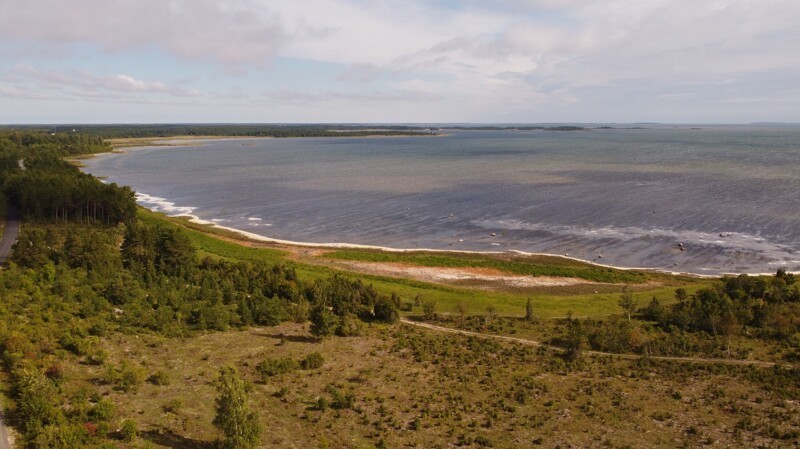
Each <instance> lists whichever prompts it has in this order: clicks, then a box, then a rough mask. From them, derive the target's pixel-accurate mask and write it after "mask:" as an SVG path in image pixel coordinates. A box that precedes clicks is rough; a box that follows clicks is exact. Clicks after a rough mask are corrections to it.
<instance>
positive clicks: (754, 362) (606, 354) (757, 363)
mask: <svg viewBox="0 0 800 449" xmlns="http://www.w3.org/2000/svg"><path fill="white" fill-rule="evenodd" d="M400 322H401V323H403V324H406V325H409V326H416V327H421V328H425V329H430V330H434V331H438V332H446V333H450V334H460V335H468V336H473V337H479V338H489V339H494V340H503V341H510V342H513V343H518V344H523V345H527V346H534V347H537V348H547V349H549V350H551V351H555V352H563V351H564V349H563V348H560V347H558V346H553V345H548V344H545V343H542V342H540V341H535V340H528V339H525V338H519V337H509V336H506V335H493V334H484V333H480V332H473V331H468V330H462V329H453V328H452V327H444V326H437V325H435V324H429V323H419V322H416V321H411V320H407V319H405V318H403V319H401V320H400ZM583 353H584V354H586V355H590V356H595V357H615V358H618V359H623V360H639V359H650V360H662V361H668V362H678V363H709V364H722V365H739V366H741V365H750V366H760V367H766V368H770V367H773V366H781V367H785V368H791V365H787V364H783V363H775V362H764V361H761V360H736V359H712V358H705V357H668V356H643V355H636V354H614V353H611V352H602V351H584V352H583Z"/></svg>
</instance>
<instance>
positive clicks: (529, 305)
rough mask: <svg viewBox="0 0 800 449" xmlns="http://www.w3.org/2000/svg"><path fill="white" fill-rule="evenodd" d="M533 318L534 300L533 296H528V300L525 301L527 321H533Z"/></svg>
mask: <svg viewBox="0 0 800 449" xmlns="http://www.w3.org/2000/svg"><path fill="white" fill-rule="evenodd" d="M533 320H534V316H533V301H532V300H531V298H528V302H527V303H525V321H527V322H529V323H531V322H533Z"/></svg>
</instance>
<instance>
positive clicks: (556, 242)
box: [85, 126, 800, 274]
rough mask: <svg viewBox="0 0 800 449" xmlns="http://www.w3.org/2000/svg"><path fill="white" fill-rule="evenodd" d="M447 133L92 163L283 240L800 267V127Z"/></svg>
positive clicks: (625, 263)
mask: <svg viewBox="0 0 800 449" xmlns="http://www.w3.org/2000/svg"><path fill="white" fill-rule="evenodd" d="M445 132H446V133H447V135H446V136H443V137H391V138H308V139H301V138H298V139H248V140H218V141H208V142H203V143H202V144H200V143H198V144H197V145H196V146H186V147H169V148H168V147H147V148H141V149H131V150H128V151H127V152H126V153H125V154H113V155H103V156H99V157H97V158H95V159H92V160H90V161H87V163H86V168H85V170H86V171H88V172H90V173H92V174H94V175H97V176H102V177H106V178H108V180H109V181H112V182H116V183H118V184H123V185H129V186H131V187H132V188H133V189H134V190H136V191H137V192H138V193H139V194H140V195H139V201H140V203H141V204H143V205H145V206H147V207H149V208H151V209H155V210H162V211H165V212H168V213H172V214H181V213H183V214H192V215H194V216H196V217H198V218H199V219H202V220H206V221H210V222H214V223H217V224H219V225H221V226H226V227H232V228H235V229H240V230H243V231H246V232H251V233H255V234H259V235H263V236H266V237H271V238H277V239H282V240H291V241H300V242H314V243H336V242H338V243H353V244H363V245H375V246H386V247H393V248H433V249H447V250H469V251H509V250H517V251H525V252H542V253H551V254H561V255H563V254H569V255H570V256H571V257H577V258H580V259H585V260H589V261H594V262H598V263H603V264H609V265H615V266H621V267H643V268H654V269H660V270H668V271H679V272H691V273H698V274H720V273H743V272H745V273H773V272H775V271H776V270H777V269H778V268H786V269H788V270H790V271H800V253H799V252H800V208H798V205H800V126H702V127H699V129H693V128H690V127H688V126H687V127H673V126H657V127H649V128H648V129H593V130H588V131H574V132H560V131H455V130H451V131H445Z"/></svg>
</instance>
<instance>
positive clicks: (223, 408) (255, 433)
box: [214, 365, 262, 449]
mask: <svg viewBox="0 0 800 449" xmlns="http://www.w3.org/2000/svg"><path fill="white" fill-rule="evenodd" d="M249 391H250V385H249V384H248V383H247V382H245V381H243V380H242V379H241V377H239V373H238V372H237V371H236V368H234V367H232V366H230V365H226V366H223V367H222V368H220V370H219V379H218V380H217V393H218V394H219V396H218V397H217V401H216V402H217V406H216V410H217V415H216V416H215V417H214V426H216V427H217V428H219V429H220V430H221V431H222V433H223V434H224V435H225V439H224V440H223V441H222V444H221V447H223V448H224V449H252V448H254V447H256V445H257V444H258V441H259V438H260V436H261V432H262V429H261V424H260V423H259V422H258V418H257V417H256V414H255V413H253V412H252V411H250V409H249V408H248V407H247V396H248V393H249Z"/></svg>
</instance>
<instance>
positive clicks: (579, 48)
mask: <svg viewBox="0 0 800 449" xmlns="http://www.w3.org/2000/svg"><path fill="white" fill-rule="evenodd" d="M0 17H4V25H3V27H1V28H0V41H2V42H3V43H4V44H5V47H6V48H11V47H15V46H16V47H18V48H23V47H25V46H39V47H47V48H52V47H58V46H62V47H64V48H67V47H68V46H69V45H74V44H89V45H94V46H96V47H98V48H101V49H104V50H105V51H108V52H114V53H119V54H125V53H126V52H128V51H132V50H138V49H157V50H161V51H163V52H165V53H167V54H170V55H173V56H175V57H176V58H178V59H179V60H185V59H188V60H206V61H212V62H214V63H216V64H217V65H218V67H220V68H222V70H219V73H221V74H222V75H221V77H222V78H224V79H225V80H230V79H235V77H231V76H230V74H231V73H232V72H237V71H238V72H241V71H247V72H249V73H254V72H255V73H258V72H260V71H266V70H269V65H270V64H271V63H273V64H274V63H275V60H276V58H278V57H281V58H293V59H299V60H305V61H311V62H316V63H318V64H319V67H323V68H320V69H319V73H317V74H315V76H316V77H317V80H319V81H321V83H320V84H325V86H324V87H318V86H316V84H317V83H314V81H305V82H306V84H302V83H300V82H299V81H295V80H289V81H284V82H283V84H280V83H278V84H270V85H265V86H262V88H261V90H262V91H264V90H266V91H269V92H272V93H271V94H269V95H268V97H269V96H270V95H272V98H268V99H269V100H270V101H283V102H287V101H290V100H288V99H289V98H294V99H295V100H293V101H296V102H298V101H299V99H302V100H303V101H304V102H305V103H304V104H310V103H314V102H327V103H333V102H334V100H335V101H336V102H342V101H345V99H348V101H360V102H362V103H365V104H368V103H375V104H377V103H381V102H383V103H394V104H396V103H397V101H398V99H405V100H403V101H411V102H431V103H438V106H437V107H441V108H444V107H446V106H447V107H451V108H452V110H451V111H450V113H451V114H452V115H453V119H459V120H460V119H461V118H462V117H463V118H469V117H473V116H482V117H483V118H482V119H481V120H483V121H487V120H491V118H492V117H493V116H494V115H497V116H498V117H500V116H502V115H503V114H509V115H512V116H515V117H517V119H518V120H523V121H524V120H525V119H530V120H541V119H546V118H547V117H548V114H554V113H561V112H563V114H564V116H563V117H559V118H558V119H560V120H564V119H569V115H570V114H572V117H574V119H575V120H583V119H586V118H589V117H591V114H589V113H588V112H587V111H588V109H589V108H594V109H595V110H596V109H602V107H603V105H605V104H606V103H604V102H612V103H613V104H609V108H608V109H609V110H614V111H619V115H618V116H616V117H614V119H624V118H625V117H629V118H630V119H637V117H636V114H637V113H638V114H641V113H642V112H641V109H642V108H648V107H649V108H650V109H651V110H658V107H659V106H660V105H661V104H662V103H664V102H669V104H670V105H671V106H670V107H672V108H677V109H681V108H683V109H686V106H687V105H689V104H692V105H694V106H695V107H697V108H699V109H702V110H703V111H705V112H704V113H707V114H712V113H713V112H714V108H715V107H718V106H717V105H719V104H720V102H721V101H722V100H723V99H724V100H726V101H727V102H729V103H735V102H736V98H737V96H738V95H741V98H742V100H743V101H744V100H745V99H749V100H747V101H757V100H759V99H760V101H762V102H764V103H769V102H770V101H777V100H778V99H783V100H782V101H783V102H785V101H786V100H785V99H786V98H796V95H794V94H792V95H790V94H789V93H790V92H792V89H793V86H792V83H791V82H789V81H786V80H785V79H784V78H783V77H781V78H780V82H774V80H773V79H772V78H771V74H774V73H783V74H786V73H791V74H794V73H800V58H797V57H796V54H797V48H799V47H800V28H799V27H797V24H798V23H800V2H797V1H796V0H764V1H754V0H709V1H705V2H697V1H696V0H648V1H640V0H498V1H493V2H484V1H479V0H464V1H462V2H458V3H457V4H456V6H450V7H448V6H445V3H442V2H428V1H424V0H403V1H401V0H383V1H365V0H303V1H294V0H292V1H290V0H226V1H219V0H158V1H157V0H107V1H103V2H99V1H94V0H71V1H69V2H66V1H63V0H26V1H24V2H23V1H21V0H9V1H6V2H2V3H0ZM53 53H55V52H50V54H51V55H52V54H53ZM51 57H52V56H51ZM332 66H333V67H335V68H331V67H332ZM18 69H19V68H18ZM19 70H22V69H19ZM19 70H18V71H17V75H19V74H20V72H19ZM10 76H11V75H9V76H8V77H6V78H7V79H6V81H7V82H8V83H11V80H10V78H9V77H10ZM310 78H311V77H310ZM34 79H35V80H36V82H37V83H39V85H42V86H45V87H49V88H53V89H56V87H57V86H62V87H63V88H68V86H73V87H75V88H77V87H80V88H82V89H84V90H87V91H89V92H106V93H112V92H116V93H118V94H120V95H145V96H147V95H151V96H152V95H166V96H172V97H181V96H184V97H188V96H196V95H199V92H195V91H191V90H182V89H180V88H176V87H172V86H169V85H168V84H165V83H163V82H159V81H155V80H144V79H137V78H134V77H131V76H130V75H129V74H120V75H116V76H95V75H92V74H89V73H86V72H81V71H73V70H67V69H62V70H56V71H52V72H40V71H36V73H35V76H34ZM725 80H738V81H737V82H736V83H733V84H730V83H729V86H728V88H726V89H721V88H718V85H720V84H721V83H724V82H725ZM770 80H772V81H770ZM336 83H340V84H342V85H345V84H346V85H347V86H346V87H343V88H342V89H340V90H339V89H337V88H336V87H335V86H333V85H334V84H336ZM222 84H223V85H221V86H220V87H219V88H218V89H217V90H219V91H220V92H228V93H227V94H220V95H218V96H212V97H210V98H214V99H216V98H219V99H220V101H228V100H230V99H231V98H233V94H234V93H237V92H238V94H237V96H238V97H240V98H239V99H236V100H235V101H249V100H245V98H248V99H249V98H250V97H251V96H252V94H248V93H245V94H242V92H247V91H248V89H249V88H252V87H253V86H240V88H239V89H238V90H237V88H236V86H233V87H232V86H231V85H232V84H235V82H226V83H222ZM10 86H18V87H20V86H21V85H19V84H13V83H12V84H10ZM332 86H333V87H332ZM418 86H424V89H419V88H418ZM6 88H7V89H8V88H9V87H8V86H7V87H6ZM350 88H353V89H358V88H360V89H361V91H360V92H357V93H343V92H344V91H347V92H350V90H349V89H350ZM212 89H213V88H212ZM609 91H613V92H616V93H617V94H618V95H621V96H623V97H625V98H627V100H624V101H623V100H619V99H610V98H608V97H607V95H606V93H607V92H609ZM74 92H77V90H74V91H73V93H74ZM701 92H705V94H704V95H696V94H698V93H701ZM229 94H230V95H229ZM4 95H6V96H7V95H10V94H9V93H8V92H6V93H5V94H4ZM618 98H619V97H618ZM408 99H413V100H408ZM753 99H756V100H753ZM298 104H299V103H298ZM767 109H768V107H767V106H765V107H764V108H762V109H759V110H767ZM784 110H785V108H784V109H781V113H783V111H784ZM797 110H798V111H800V105H798V108H797ZM441 111H442V113H443V114H444V113H447V110H446V109H441ZM625 111H627V112H625ZM333 112H339V113H342V111H333ZM744 113H745V112H742V114H744ZM626 114H627V115H626ZM597 115H599V114H597V113H596V115H595V116H597ZM442 118H443V119H444V118H445V117H442ZM598 118H600V117H598ZM311 119H312V118H311V117H309V120H311ZM409 119H412V120H413V119H414V118H413V117H409ZM786 119H787V120H797V119H800V117H797V116H795V117H787V118H786ZM498 120H500V118H498Z"/></svg>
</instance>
